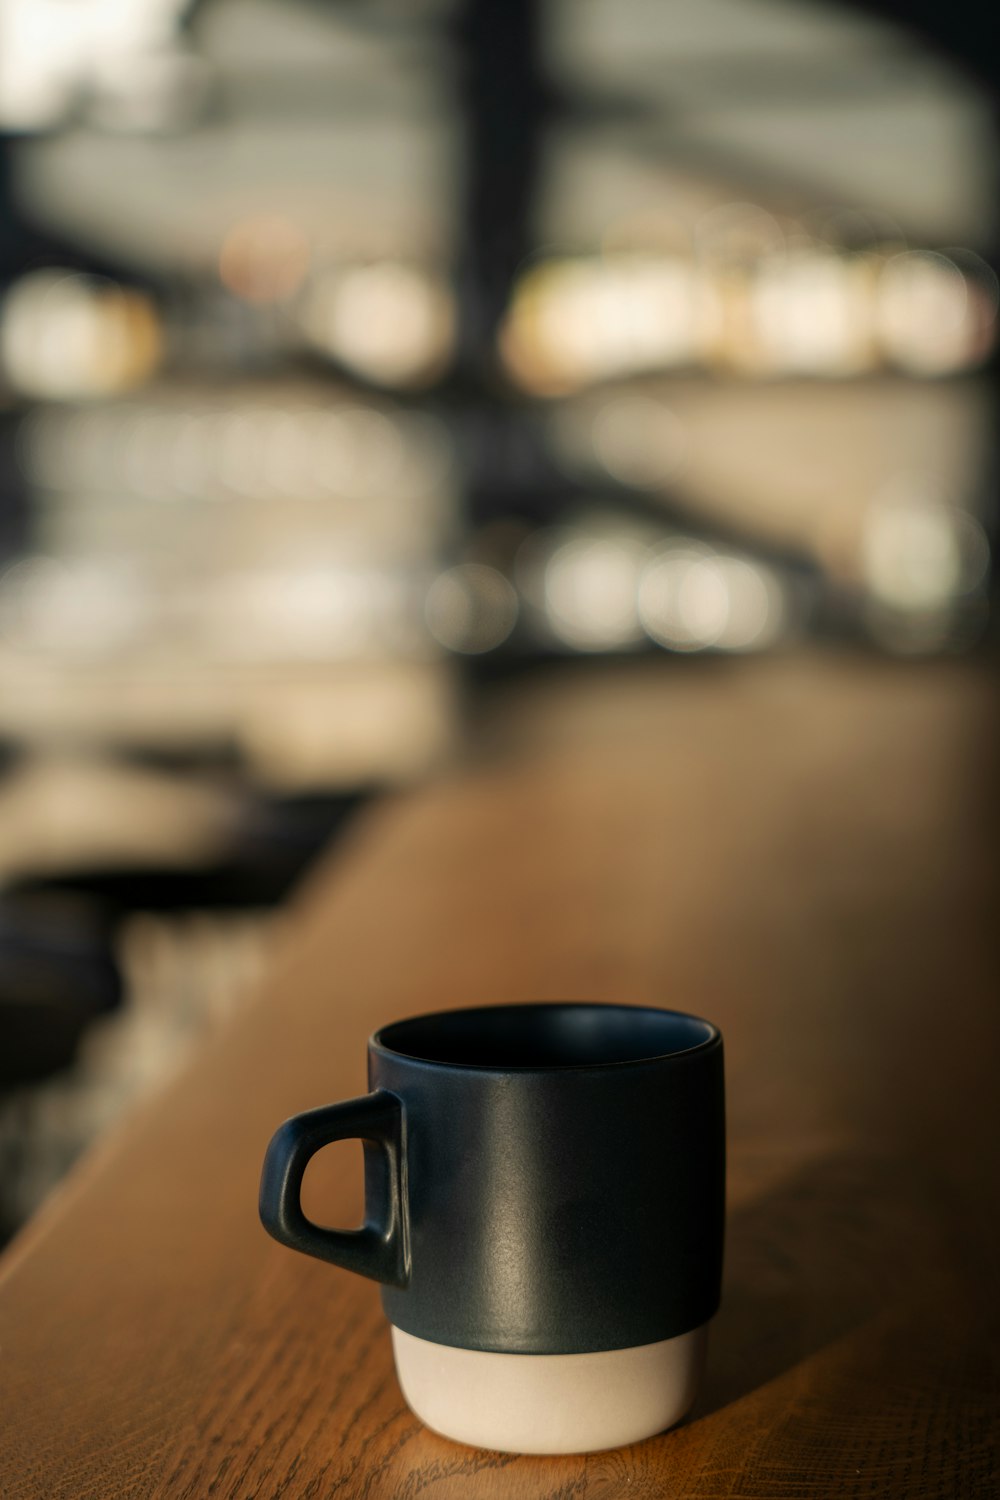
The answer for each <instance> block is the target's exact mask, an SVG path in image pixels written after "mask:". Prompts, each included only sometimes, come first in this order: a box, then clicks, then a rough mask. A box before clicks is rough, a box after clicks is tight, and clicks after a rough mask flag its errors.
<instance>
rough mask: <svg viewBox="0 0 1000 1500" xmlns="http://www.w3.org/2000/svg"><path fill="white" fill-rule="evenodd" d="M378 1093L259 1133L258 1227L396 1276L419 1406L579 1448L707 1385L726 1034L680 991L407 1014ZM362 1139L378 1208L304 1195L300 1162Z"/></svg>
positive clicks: (467, 1430) (513, 1444)
mask: <svg viewBox="0 0 1000 1500" xmlns="http://www.w3.org/2000/svg"><path fill="white" fill-rule="evenodd" d="M368 1076H369V1085H370V1087H371V1089H372V1093H370V1094H368V1095H366V1096H365V1097H364V1098H361V1099H353V1100H349V1101H347V1102H346V1103H342V1104H333V1105H330V1106H328V1107H326V1108H323V1109H316V1110H312V1111H310V1112H309V1113H307V1114H302V1115H297V1116H295V1117H294V1118H293V1119H291V1120H288V1121H286V1122H285V1124H284V1125H282V1126H281V1127H280V1129H279V1130H278V1131H277V1133H276V1135H275V1136H274V1138H273V1140H272V1141H271V1144H270V1146H269V1147H268V1151H267V1156H266V1159H265V1162H264V1173H263V1178H262V1181H261V1189H260V1214H261V1219H262V1221H263V1223H264V1226H265V1228H266V1229H267V1230H268V1231H269V1233H271V1234H272V1235H273V1236H274V1237H275V1238H276V1239H278V1240H280V1241H282V1243H284V1244H286V1245H290V1246H291V1247H292V1248H293V1249H296V1250H302V1251H304V1252H305V1253H306V1254H309V1255H315V1256H318V1257H320V1258H321V1259H323V1260H329V1261H332V1262H333V1263H334V1264H335V1265H339V1266H344V1267H346V1268H347V1269H348V1270H351V1271H357V1272H360V1273H361V1274H362V1275H365V1276H370V1277H373V1278H374V1279H375V1280H377V1281H380V1282H381V1283H382V1284H383V1285H382V1302H383V1306H384V1309H385V1312H386V1315H387V1317H388V1319H389V1322H390V1324H391V1325H392V1331H393V1345H394V1351H395V1357H396V1367H397V1372H398V1374H399V1377H400V1384H401V1386H402V1389H403V1393H404V1395H405V1396H406V1398H407V1401H408V1402H409V1404H410V1406H411V1407H412V1408H413V1410H414V1411H415V1412H416V1413H417V1415H418V1416H420V1417H421V1418H422V1419H423V1420H424V1421H425V1422H427V1424H428V1425H429V1426H431V1427H433V1428H435V1429H436V1430H437V1431H439V1432H442V1433H444V1434H445V1435H446V1436H449V1437H454V1438H457V1439H458V1440H460V1441H464V1442H470V1443H473V1444H475V1445H476V1446H480V1447H490V1448H499V1449H505V1450H509V1451H518V1452H540V1453H555V1452H583V1451H587V1450H591V1449H595V1448H607V1447H614V1446H617V1445H619V1444H620V1443H624V1442H632V1441H636V1440H638V1439H639V1438H642V1437H647V1436H651V1435H652V1434H653V1433H655V1432H659V1431H662V1430H663V1429H664V1428H665V1427H668V1426H670V1425H672V1424H673V1423H674V1422H676V1421H678V1420H679V1419H680V1417H681V1416H683V1415H684V1413H685V1411H686V1410H687V1409H688V1408H689V1406H690V1404H691V1401H692V1400H693V1397H694V1393H695V1388H696V1385H697V1380H698V1376H699V1374H700V1365H701V1360H702V1358H703V1351H704V1341H705V1329H706V1325H707V1323H708V1321H709V1319H710V1318H711V1317H712V1315H713V1313H714V1312H715V1311H716V1309H717V1307H718V1303H719V1288H720V1280H721V1268H722V1240H723V1222H724V1195H725V1118H724V1093H723V1060H722V1038H721V1035H720V1033H719V1031H718V1030H717V1028H716V1027H715V1026H713V1025H711V1023H709V1022H707V1021H703V1020H699V1019H698V1018H697V1017H694V1016H688V1015H683V1014H681V1013H679V1012H676V1011H666V1010H655V1009H652V1008H646V1007H638V1006H623V1005H602V1004H577V1003H567V1004H537V1005H536V1004H530V1005H503V1006H489V1007H482V1008H477V1009H473V1010H455V1011H444V1012H441V1013H438V1014H434V1015H429V1016H420V1017H416V1018H414V1019H411V1020H404V1021H397V1022H395V1023H394V1024H392V1025H390V1026H385V1027H383V1028H382V1029H381V1030H380V1031H378V1032H376V1033H375V1035H374V1036H373V1037H372V1038H371V1040H370V1042H369V1044H368ZM349 1137H360V1138H361V1139H362V1141H363V1143H364V1152H365V1209H366V1213H365V1224H364V1227H363V1228H361V1229H360V1230H354V1231H342V1230H334V1229H324V1228H320V1227H319V1226H318V1225H315V1224H313V1223H311V1222H310V1220H308V1219H307V1218H306V1217H305V1215H304V1214H303V1211H302V1207H301V1203H300V1188H301V1183H302V1178H303V1174H304V1172H305V1168H306V1164H307V1163H308V1161H309V1159H310V1157H311V1156H312V1155H313V1154H314V1153H315V1152H316V1151H318V1150H319V1149H320V1148H321V1147H322V1146H324V1145H327V1144H328V1143H330V1142H332V1141H338V1140H343V1139H346V1138H349Z"/></svg>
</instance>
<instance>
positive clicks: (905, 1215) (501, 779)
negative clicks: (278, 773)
mask: <svg viewBox="0 0 1000 1500" xmlns="http://www.w3.org/2000/svg"><path fill="white" fill-rule="evenodd" d="M478 744H479V749H478V752H477V754H476V755H475V756H474V757H473V758H472V761H471V763H470V764H468V765H466V766H465V767H463V768H456V770H455V771H454V772H453V773H451V774H449V775H447V776H445V777H443V778H442V779H441V781H440V782H439V783H438V784H436V785H434V786H432V787H429V788H424V789H422V790H420V791H418V792H415V793H414V794H412V795H410V796H407V797H402V798H399V799H395V800H393V801H390V802H386V803H383V804H382V805H381V806H379V807H377V808H376V809H375V810H374V811H373V812H372V813H371V814H370V815H369V816H368V817H367V819H365V820H363V821H362V822H361V823H360V824H359V825H358V826H357V828H356V830H355V832H354V833H353V834H352V836H351V838H350V840H349V842H348V843H346V844H344V845H343V846H341V847H340V848H339V849H338V850H337V851H335V853H334V855H333V856H332V857H331V860H330V861H329V863H328V864H327V866H326V867H325V868H324V869H322V870H321V871H319V872H318V874H317V875H316V877H315V878H314V879H313V881H312V882H311V885H310V887H309V889H308V890H307V891H306V892H305V893H304V895H303V897H302V899H301V900H300V902H299V903H298V905H297V907H296V908H295V910H294V911H293V912H292V913H291V914H290V916H289V919H288V925H287V934H286V938H285V941H284V945H283V948H282V951H281V953H280V954H279V955H278V958H277V960H276V963H275V966H274V970H273V973H272V974H271V976H270V978H269V979H268V981H267V982H266V984H265V985H264V986H263V989H262V992H261V993H260V995H259V998H258V1000H257V1002H256V1003H255V1005H254V1006H253V1007H252V1008H251V1010H250V1013H249V1015H248V1016H244V1017H242V1018H241V1019H240V1021H239V1024H238V1025H234V1026H232V1027H231V1028H230V1029H229V1030H227V1031H226V1032H224V1033H223V1034H221V1035H219V1036H217V1037H216V1038H215V1039H214V1040H213V1041H212V1042H210V1043H209V1044H207V1045H206V1046H205V1047H204V1048H203V1049H202V1051H201V1053H200V1055H199V1056H198V1058H197V1059H196V1060H195V1062H194V1063H193V1065H192V1066H190V1067H189V1068H188V1069H187V1070H186V1071H185V1073H184V1074H183V1075H182V1076H181V1077H180V1078H178V1079H177V1080H176V1081H175V1083H174V1084H173V1085H172V1086H171V1087H170V1088H169V1089H168V1090H167V1091H166V1092H163V1093H161V1094H160V1095H159V1096H158V1097H157V1098H155V1099H153V1100H151V1101H149V1102H148V1103H147V1104H146V1105H144V1107H143V1108H142V1109H141V1111H140V1112H139V1113H137V1114H135V1115H134V1116H133V1117H132V1118H131V1119H130V1120H129V1121H128V1123H127V1124H126V1126H125V1127H124V1128H122V1129H119V1130H117V1131H116V1132H115V1134H114V1135H113V1136H112V1137H111V1138H109V1139H107V1140H106V1141H105V1142H104V1143H103V1144H102V1145H101V1146H100V1148H99V1149H98V1150H97V1151H96V1152H95V1153H93V1154H92V1156H91V1157H90V1158H89V1159H87V1160H86V1161H85V1162H84V1163H83V1165H82V1166H81V1168H80V1169H79V1170H78V1171H77V1173H76V1174H75V1176H74V1177H73V1178H72V1179H71V1180H70V1182H69V1184H68V1186H67V1187H66V1188H65V1189H64V1190H63V1191H62V1192H61V1193H60V1194H59V1195H58V1197H57V1198H56V1199H55V1201H54V1202H53V1203H52V1204H51V1206H50V1207H48V1208H47V1209H46V1210H44V1211H43V1212H42V1214H41V1215H40V1216H39V1217H38V1218H37V1219H36V1220H35V1222H34V1223H33V1224H32V1225H31V1226H30V1227H29V1229H28V1230H27V1231H26V1232H25V1233H24V1234H23V1235H22V1236H21V1238H20V1240H19V1241H18V1242H16V1243H15V1245H14V1246H12V1247H11V1248H10V1249H9V1250H8V1252H7V1254H6V1256H5V1257H4V1259H3V1261H2V1262H0V1268H2V1271H3V1279H2V1282H0V1382H2V1391H0V1464H2V1475H0V1492H2V1494H3V1495H4V1497H5V1500H113V1497H119V1496H136V1497H144V1500H145V1497H150V1500H152V1497H157V1500H159V1497H171V1500H181V1497H185V1500H206V1497H209V1496H212V1497H220V1500H221V1497H228V1500H251V1497H254V1500H277V1497H281V1500H328V1497H333V1496H338V1497H343V1500H363V1497H369V1496H371V1497H375V1496H379V1497H381V1496H386V1497H393V1500H408V1497H417V1496H422V1497H424V1496H426V1497H440V1500H445V1497H448V1500H451V1497H454V1500H478V1497H486V1496H488V1497H498V1500H499V1497H507V1500H527V1497H542V1496H545V1497H549V1500H556V1497H559V1500H570V1497H574V1500H577V1497H579V1500H598V1497H606V1496H613V1495H626V1496H630V1497H635V1500H638V1497H643V1500H652V1497H654V1496H656V1497H660V1496H667V1497H670V1496H678V1497H680V1496H690V1497H693V1500H694V1497H696V1500H718V1497H723V1496H746V1497H750V1496H754V1497H773V1500H807V1497H813V1496H815V1497H830V1496H842V1497H859V1500H860V1497H872V1500H875V1497H884V1496H899V1497H902V1500H931V1497H941V1500H963V1497H974V1496H975V1497H978V1496H982V1497H984V1500H985V1497H994V1496H996V1495H997V1494H998V1493H1000V1463H998V1457H997V1450H996V1434H997V1421H998V1412H1000V1373H998V1365H1000V1341H998V1338H997V1303H998V1298H997V1287H998V1285H1000V1277H998V1270H1000V1267H998V1258H997V1247H996V1237H997V1233H998V1227H997V1226H998V1223H1000V1219H998V1216H997V1183H996V1178H997V1159H996V1158H997V1150H996V1147H997V1141H998V1140H1000V1081H998V1077H997V1064H998V1059H1000V1048H998V1040H1000V1037H998V1031H1000V1001H998V995H997V985H996V980H997V962H996V960H997V950H996V933H997V910H998V907H997V823H998V819H997V802H996V785H997V767H998V763H1000V754H998V751H1000V733H998V716H997V711H996V699H995V691H994V682H993V679H992V677H991V676H990V675H989V673H988V672H987V671H986V670H985V669H984V668H982V667H980V666H970V665H965V664H962V665H951V664H945V665H937V664H935V665H930V666H928V665H923V666H921V665H917V664H904V665H896V666H892V665H885V664H872V663H866V662H864V661H860V660H858V661H852V660H841V659H821V658H819V659H801V660H789V661H783V660H772V661H764V662H760V663H745V664H738V665H731V666H730V665H725V664H721V663H720V664H716V663H704V664H702V663H687V662H681V663H670V662H667V661H662V660H661V661H658V662H656V663H651V664H649V665H648V666H647V665H644V664H638V665H636V666H635V667H629V668H619V669H618V670H617V671H615V672H598V671H595V670H588V671H581V672H578V673H574V674H568V675H565V676H563V677H560V676H559V675H555V676H552V677H551V678H542V679H538V680H536V681H535V682H534V683H533V684H532V685H531V686H529V687H527V688H524V687H522V688H520V689H518V690H517V691H515V692H510V693H508V694H507V695H505V696H503V697H501V698H500V699H499V700H497V701H496V702H495V704H494V707H493V710H492V712H491V717H490V722H489V724H488V725H487V726H486V727H485V728H484V731H483V733H482V735H481V737H480V739H479V741H478ZM566 997H573V998H585V999H595V1000H598V999H614V1000H620V1001H635V1002H650V1003H654V1004H658V1003H663V1004H666V1005H675V1006H678V1007H680V1008H684V1009H690V1010H693V1011H695V1012H698V1013H701V1014H704V1015H707V1016H709V1017H711V1018H712V1019H714V1020H716V1021H718V1022H719V1024H720V1025H721V1026H722V1029H723V1031H724V1034H725V1038H726V1046H727V1065H728V1097H729V1136H730V1193H729V1199H730V1202H729V1228H728V1243H727V1261H726V1279H725V1291H724V1300H723V1307H722V1311H721V1312H720V1314H719V1316H718V1318H717V1320H716V1323H715V1326H714V1329H713V1335H712V1341H711V1346H710V1355H709V1370H708V1375H707V1379H706V1383H705V1388H704V1392H703V1395H702V1397H701V1399H700V1401H699V1404H698V1406H697V1408H696V1411H695V1413H694V1415H693V1417H692V1419H691V1420H690V1421H689V1422H687V1423H686V1424H685V1425H684V1426H683V1427H681V1428H679V1429H678V1430H676V1431H674V1432H671V1433H668V1434H666V1435H664V1436H662V1437H659V1438H656V1439H653V1440H651V1441H649V1442H646V1443H642V1444H639V1445H637V1446H635V1447H633V1448H629V1449H625V1450H622V1451H619V1452H614V1453H608V1454H601V1455H596V1456H591V1457H587V1458H570V1459H538V1458H514V1457H510V1456H498V1455H495V1454H490V1453H485V1452H478V1451H475V1450H472V1449H464V1448H461V1447H458V1446H456V1445H453V1444H451V1443H449V1442H447V1441H445V1440H443V1439H441V1438H438V1437H436V1436H434V1435H433V1434H432V1433H430V1432H428V1431H426V1430H424V1429H423V1428H422V1427H421V1426H420V1424H419V1423H418V1422H417V1421H416V1420H415V1419H414V1418H413V1417H412V1416H411V1415H410V1413H409V1412H408V1411H407V1409H406V1407H405V1406H404V1404H403V1402H402V1399H401V1397H400V1394H399V1390H398V1388H397V1385H396V1382H395V1379H394V1376H393V1371H392V1361H391V1355H390V1347H389V1338H388V1333H387V1330H386V1328H385V1326H384V1324H383V1322H382V1319H381V1314H380V1310H379V1305H378V1297H377V1292H376V1289H375V1288H374V1287H373V1286H372V1285H370V1284H368V1283H365V1282H362V1281H360V1280H357V1279H355V1278H353V1277H351V1276H349V1275H347V1274H346V1273H342V1272H340V1271H337V1270H335V1269H333V1268H332V1267H329V1266H325V1265H322V1264H320V1263H318V1262H312V1261H309V1260H307V1259H305V1258H304V1257H299V1256H295V1255H293V1254H292V1253H291V1252H289V1251H286V1250H283V1249H282V1248H281V1247H280V1246H278V1245H276V1244H274V1243H273V1242H272V1241H270V1240H269V1239H268V1238H267V1237H266V1236H265V1234H264V1233H263V1231H262V1230H261V1228H260V1227H259V1225H258V1222H257V1214H256V1191H257V1179H258V1173H259V1169H260V1162H261V1158H262V1156H263V1151H264V1147H265V1145H266V1143H267V1140H268V1137H269V1135H270V1133H271V1130H272V1128H273V1127H274V1125H275V1124H276V1123H277V1122H278V1121H279V1120H280V1119H282V1118H283V1117H284V1116H286V1115H288V1114H291V1113H293V1112H296V1111H298V1110H301V1109H306V1108H309V1107H311V1106H313V1105H318V1104H321V1103H325V1102H327V1101H329V1100H331V1099H336V1098H341V1097H345V1096H350V1095H352V1094H356V1093H359V1092H363V1090H364V1081H365V1073H364V1044H365V1039H366V1037H367V1035H368V1033H369V1032H370V1031H371V1030H372V1028H373V1027H374V1025H375V1024H377V1023H379V1022H382V1021H385V1020H388V1019H391V1018H394V1017H398V1016H402V1015H404V1014H406V1013H409V1012H418V1011H421V1010H426V1009H432V1008H436V1007H442V1006H450V1005H458V1004H463V1003H471V1002H490V1001H503V1000H521V999H528V998H543V999H544V998H566ZM359 1157H360V1148H357V1147H353V1148H352V1147H348V1146H344V1147H336V1148H331V1149H330V1151H329V1152H327V1153H325V1155H324V1157H323V1158H320V1159H318V1160H317V1162H316V1163H315V1164H314V1166H313V1168H311V1169H310V1176H309V1178H308V1179H307V1187H308V1206H310V1207H311V1209H312V1211H313V1213H314V1214H315V1215H316V1216H318V1217H321V1218H323V1219H325V1220H326V1221H327V1222H329V1223H335V1224H340V1225H349V1224H350V1223H351V1222H353V1221H356V1218H357V1215H358V1210H359V1160H358V1158H359Z"/></svg>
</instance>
